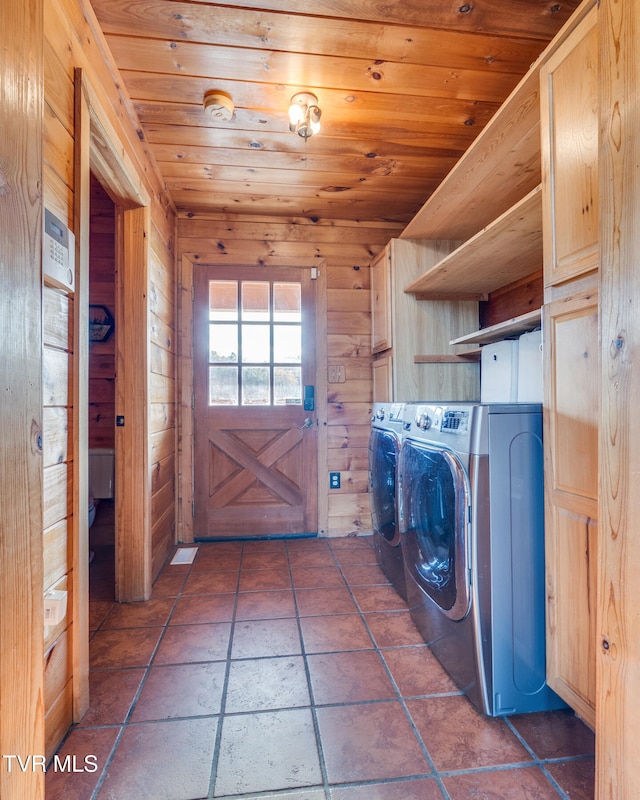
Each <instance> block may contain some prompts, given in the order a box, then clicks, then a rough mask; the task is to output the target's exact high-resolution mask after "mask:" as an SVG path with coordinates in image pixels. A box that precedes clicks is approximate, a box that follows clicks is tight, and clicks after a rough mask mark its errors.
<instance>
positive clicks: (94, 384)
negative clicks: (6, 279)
mask: <svg viewBox="0 0 640 800" xmlns="http://www.w3.org/2000/svg"><path fill="white" fill-rule="evenodd" d="M117 326H118V319H117V302H116V207H115V204H114V202H113V200H112V199H111V198H110V197H109V195H108V194H107V192H106V191H105V189H104V188H103V187H102V185H101V184H100V182H99V181H98V179H97V178H96V177H95V175H93V174H92V175H91V185H90V218H89V392H88V394H89V413H88V445H89V454H88V455H89V564H90V568H89V595H90V598H91V599H92V600H113V599H114V598H115V544H116V500H117V498H116V493H115V486H116V480H115V462H116V457H115V456H116V449H115V448H116V436H115V415H116V410H115V409H116V379H117V374H116V372H117V368H116V361H117V358H116V357H117V353H116V335H115V332H116V330H117Z"/></svg>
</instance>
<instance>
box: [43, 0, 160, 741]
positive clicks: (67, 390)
mask: <svg viewBox="0 0 640 800" xmlns="http://www.w3.org/2000/svg"><path fill="white" fill-rule="evenodd" d="M106 53H107V49H106V46H105V44H104V40H103V39H102V35H101V33H100V31H99V29H98V26H97V22H96V21H95V18H94V16H93V12H92V10H91V8H90V6H89V5H88V4H84V3H83V2H76V0H48V2H47V3H46V4H45V9H44V86H45V92H44V94H45V104H44V136H43V178H44V180H43V185H44V203H45V205H46V206H47V207H48V208H50V209H51V210H52V211H53V212H54V213H55V214H56V215H57V216H58V217H60V219H62V220H63V221H65V222H66V223H67V224H68V225H69V226H70V227H72V226H73V219H74V215H73V211H74V182H75V178H76V176H75V175H74V155H75V154H74V143H75V131H74V68H76V67H81V68H82V69H83V70H84V72H85V75H86V76H87V78H88V80H89V82H90V83H91V85H92V86H93V88H94V90H95V92H96V94H97V96H98V99H99V101H100V102H101V104H102V105H103V107H104V108H105V109H107V110H108V114H109V117H110V120H109V121H110V123H111V125H112V126H113V127H114V128H115V130H116V131H118V135H119V136H120V137H121V142H119V143H118V146H119V147H121V148H122V150H123V152H126V153H127V155H128V157H129V158H130V159H131V160H132V161H133V163H134V164H135V165H136V168H137V169H138V171H139V175H140V177H141V180H142V181H143V183H144V185H146V187H147V191H148V193H149V195H150V196H151V197H152V207H151V219H152V226H151V231H150V248H149V252H150V261H151V263H150V265H149V274H150V285H149V294H150V297H151V331H150V342H149V346H150V352H151V359H150V363H151V367H150V372H149V383H150V386H151V391H150V395H151V403H150V406H151V408H150V414H149V418H150V421H151V422H150V431H149V434H150V435H149V452H150V453H151V457H150V474H149V483H150V486H151V492H152V495H151V496H152V508H151V528H152V534H153V574H154V575H155V574H157V572H158V570H159V569H160V567H161V565H162V563H163V562H164V561H165V559H166V556H167V554H168V552H169V550H170V548H171V545H172V544H173V532H174V514H175V504H174V476H173V464H174V452H175V413H174V410H173V409H174V405H175V403H174V375H173V369H174V367H173V353H174V346H175V341H174V339H175V337H174V328H175V324H174V317H175V297H174V296H175V291H174V283H175V278H174V254H173V241H174V231H175V219H174V215H173V212H172V209H171V207H170V205H169V203H168V202H167V200H166V198H165V197H164V194H163V189H162V184H161V182H160V180H159V179H158V177H157V174H156V172H155V167H154V165H153V162H152V161H151V159H150V157H149V156H148V154H147V153H146V151H145V149H144V146H143V145H142V144H141V142H140V140H139V137H138V136H137V132H136V128H135V126H134V125H132V124H131V121H130V118H129V116H128V114H127V107H126V104H125V103H123V102H122V99H121V97H120V95H119V93H118V90H117V89H116V85H115V83H114V76H115V70H114V68H113V66H112V65H111V64H109V63H108V62H107V61H106V60H105V59H106V58H108V56H106V55H105V54H106ZM43 304H44V317H43V318H44V353H43V362H44V364H43V384H44V389H43V404H44V443H45V448H44V588H45V589H47V588H49V587H56V588H67V589H68V590H71V587H72V585H73V581H72V572H71V568H72V564H73V552H72V537H73V533H72V532H73V525H74V522H73V518H72V515H71V508H72V497H73V492H74V476H75V475H76V473H75V472H74V470H76V469H78V468H79V467H78V465H74V463H73V461H72V459H71V452H72V447H71V443H72V442H73V440H74V439H73V437H74V436H75V435H77V431H76V430H75V429H74V411H75V409H74V408H73V406H72V401H71V398H72V391H71V388H72V387H71V385H70V381H71V376H72V375H73V368H74V364H73V358H74V342H73V340H72V332H73V313H74V308H73V305H74V300H73V297H72V296H69V295H66V294H64V293H62V292H59V291H58V290H55V289H50V288H45V289H44V296H43ZM109 436H110V435H109V432H108V430H107V426H105V427H104V429H103V430H102V432H101V433H96V434H95V437H94V438H93V439H92V441H93V443H94V444H96V445H97V444H98V443H100V446H102V445H105V444H107V441H108V439H109ZM72 608H73V603H72V597H69V600H68V604H67V609H68V610H67V616H66V618H65V620H64V621H63V622H62V623H60V625H58V626H56V627H55V628H52V629H48V630H47V631H46V637H45V654H46V660H45V664H46V671H45V711H46V725H45V728H46V752H47V754H48V755H51V753H52V752H53V751H55V749H56V747H57V745H58V743H59V741H60V740H61V738H62V736H63V735H64V734H65V732H66V730H67V728H68V727H69V725H70V723H71V721H72V715H73V698H72V686H73V682H72V674H71V670H72V666H71V665H72V654H71V626H72V624H73V620H72V618H71V617H72V613H71V609H72ZM85 668H88V665H85Z"/></svg>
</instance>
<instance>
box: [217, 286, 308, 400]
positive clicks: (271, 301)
mask: <svg viewBox="0 0 640 800" xmlns="http://www.w3.org/2000/svg"><path fill="white" fill-rule="evenodd" d="M301 297H302V286H301V284H299V283H282V282H275V283H271V282H269V281H244V282H243V281H241V280H239V281H229V280H218V281H217V280H213V281H209V405H214V406H215V405H224V406H238V405H242V406H280V405H302V303H301Z"/></svg>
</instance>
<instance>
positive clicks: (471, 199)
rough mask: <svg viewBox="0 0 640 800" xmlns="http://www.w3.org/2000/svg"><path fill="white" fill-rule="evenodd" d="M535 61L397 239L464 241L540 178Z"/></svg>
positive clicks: (538, 108) (538, 94) (538, 118)
mask: <svg viewBox="0 0 640 800" xmlns="http://www.w3.org/2000/svg"><path fill="white" fill-rule="evenodd" d="M537 66H538V65H537V64H536V65H534V67H533V68H532V69H530V70H529V72H528V73H527V74H526V75H525V76H524V78H523V79H522V80H521V81H520V83H519V84H518V85H517V86H516V88H515V89H514V90H513V92H512V93H511V94H510V95H509V97H508V98H507V99H506V100H505V102H504V103H503V105H502V106H500V108H499V109H498V111H497V112H496V113H495V115H494V116H493V117H492V118H491V120H490V121H489V122H488V123H487V125H486V126H485V127H484V129H483V130H482V132H481V133H480V134H479V135H478V137H477V139H476V140H475V141H474V142H473V144H472V145H471V147H470V148H469V149H468V150H467V152H466V153H465V154H464V155H463V156H462V157H461V158H460V160H459V161H458V162H457V164H456V165H455V166H454V167H453V169H452V170H451V172H449V174H448V175H447V177H446V178H445V179H444V180H443V181H442V183H441V184H440V185H439V186H438V188H437V189H436V190H435V192H434V193H433V194H432V195H431V197H430V198H429V199H428V200H427V201H426V203H425V204H424V206H423V207H422V208H421V209H420V211H418V213H417V214H416V215H415V217H414V218H413V219H412V220H411V222H410V223H409V224H408V225H407V227H406V228H405V229H404V231H403V232H402V234H401V235H400V238H402V239H450V240H465V239H468V238H469V237H471V236H473V235H474V234H475V233H477V232H478V231H479V230H482V228H484V227H486V226H487V225H488V224H489V223H490V222H491V220H493V219H496V218H497V217H499V216H500V215H501V214H503V213H504V212H505V211H506V210H507V209H508V208H510V207H511V206H513V205H514V204H515V203H516V202H517V201H518V200H520V199H521V198H522V197H524V196H525V195H526V194H527V193H528V192H530V191H531V190H532V189H533V188H534V187H535V186H538V184H539V183H540V181H541V168H540V87H539V69H538V68H537Z"/></svg>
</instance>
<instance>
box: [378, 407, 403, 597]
mask: <svg viewBox="0 0 640 800" xmlns="http://www.w3.org/2000/svg"><path fill="white" fill-rule="evenodd" d="M404 407H405V404H404V403H374V406H373V414H372V417H371V433H370V436H369V504H370V508H371V519H372V523H373V544H374V548H375V551H376V558H377V561H378V564H379V565H380V568H381V569H382V571H383V572H384V574H385V575H386V577H387V578H388V580H389V581H390V583H391V584H392V585H393V587H394V588H395V590H396V591H397V592H398V594H399V595H400V596H401V597H402V598H404V599H405V600H406V599H407V590H406V586H405V579H404V563H403V559H402V553H401V552H400V534H399V531H398V525H397V522H398V520H397V509H396V473H397V466H398V456H399V454H400V444H401V441H402V426H403V411H404Z"/></svg>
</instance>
